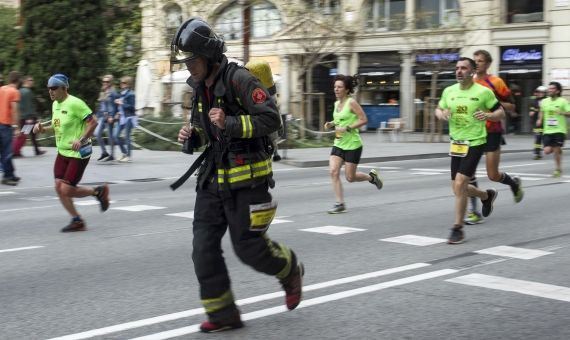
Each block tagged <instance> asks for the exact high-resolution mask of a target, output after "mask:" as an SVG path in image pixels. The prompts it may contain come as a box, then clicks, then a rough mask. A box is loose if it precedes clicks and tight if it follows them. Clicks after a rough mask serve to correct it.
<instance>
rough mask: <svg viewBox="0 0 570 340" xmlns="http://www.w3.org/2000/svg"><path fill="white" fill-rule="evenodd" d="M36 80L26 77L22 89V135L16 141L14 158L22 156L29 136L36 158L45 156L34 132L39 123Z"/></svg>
mask: <svg viewBox="0 0 570 340" xmlns="http://www.w3.org/2000/svg"><path fill="white" fill-rule="evenodd" d="M33 87H34V78H33V77H32V76H25V77H24V81H23V82H22V87H21V88H20V97H21V99H20V122H19V124H20V130H21V131H22V133H21V134H20V136H19V137H18V138H17V139H15V140H14V145H13V153H14V157H21V156H22V152H21V150H22V147H23V146H24V144H26V139H27V137H28V135H29V136H30V140H31V141H32V146H33V147H34V151H35V154H36V156H40V155H43V154H44V153H45V151H44V150H40V147H39V145H38V141H37V140H36V134H35V133H34V132H33V131H32V130H33V129H32V128H33V127H34V125H35V124H36V123H37V122H38V116H37V111H36V97H35V94H34V91H33Z"/></svg>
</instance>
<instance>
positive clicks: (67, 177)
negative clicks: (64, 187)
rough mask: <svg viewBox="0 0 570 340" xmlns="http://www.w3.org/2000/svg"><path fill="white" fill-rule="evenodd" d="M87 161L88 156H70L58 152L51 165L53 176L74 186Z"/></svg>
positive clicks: (79, 179)
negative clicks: (83, 157)
mask: <svg viewBox="0 0 570 340" xmlns="http://www.w3.org/2000/svg"><path fill="white" fill-rule="evenodd" d="M88 163H89V158H85V159H80V158H71V157H65V156H62V155H60V154H59V153H58V154H57V157H56V159H55V164H54V166H53V176H54V177H55V178H56V179H61V180H63V181H64V182H66V183H67V184H69V185H72V186H76V185H77V183H79V181H81V177H83V173H84V172H85V168H87V164H88Z"/></svg>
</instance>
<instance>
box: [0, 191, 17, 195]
mask: <svg viewBox="0 0 570 340" xmlns="http://www.w3.org/2000/svg"><path fill="white" fill-rule="evenodd" d="M15 193H16V192H15V191H0V196H2V195H13V194H15Z"/></svg>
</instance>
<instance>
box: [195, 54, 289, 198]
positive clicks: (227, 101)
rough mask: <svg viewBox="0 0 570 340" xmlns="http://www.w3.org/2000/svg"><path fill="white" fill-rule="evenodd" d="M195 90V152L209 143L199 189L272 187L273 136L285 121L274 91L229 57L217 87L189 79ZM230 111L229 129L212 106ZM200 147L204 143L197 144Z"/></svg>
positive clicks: (220, 69) (227, 112) (199, 179)
mask: <svg viewBox="0 0 570 340" xmlns="http://www.w3.org/2000/svg"><path fill="white" fill-rule="evenodd" d="M187 83H188V85H190V86H191V87H192V88H193V90H194V105H193V107H192V118H191V125H192V135H196V136H194V137H193V141H194V143H193V144H194V145H193V147H194V148H198V147H201V146H202V145H199V144H200V142H196V141H203V142H205V143H207V147H206V149H205V151H204V153H203V156H202V159H203V161H202V160H200V161H201V162H202V164H201V166H200V170H199V173H198V187H201V188H203V187H204V186H206V185H208V183H211V182H212V181H216V182H217V184H218V187H219V190H234V189H242V188H252V187H255V186H256V185H258V184H260V183H265V182H268V183H270V184H271V185H272V178H271V177H272V175H273V173H272V168H271V154H272V150H271V141H270V139H269V137H268V135H269V134H270V133H272V132H274V131H277V130H278V129H279V128H280V127H281V119H280V117H279V112H278V111H277V107H276V105H275V101H274V100H272V99H271V96H270V95H269V92H268V91H267V89H266V88H265V87H263V85H262V84H261V83H260V81H259V80H258V79H257V78H256V77H254V76H253V75H252V74H251V73H249V71H247V70H246V69H245V68H243V67H241V66H238V65H237V64H236V63H233V62H228V60H227V58H226V57H225V56H224V57H223V59H222V61H221V64H220V68H219V69H218V71H217V74H216V76H215V81H214V84H213V85H212V86H211V87H209V88H207V87H206V85H205V84H204V82H200V83H195V82H194V81H193V80H192V78H191V77H190V78H189V79H188V80H187ZM214 107H216V108H221V109H222V110H223V111H224V113H225V128H224V129H223V130H222V129H220V128H219V127H218V126H215V125H213V124H212V123H211V122H210V119H209V115H208V113H209V111H210V109H211V108H214ZM196 144H198V145H196Z"/></svg>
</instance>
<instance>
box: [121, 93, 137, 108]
mask: <svg viewBox="0 0 570 340" xmlns="http://www.w3.org/2000/svg"><path fill="white" fill-rule="evenodd" d="M123 110H125V111H128V112H135V93H134V92H133V91H129V93H128V94H127V95H126V96H125V98H124V101H123Z"/></svg>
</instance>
